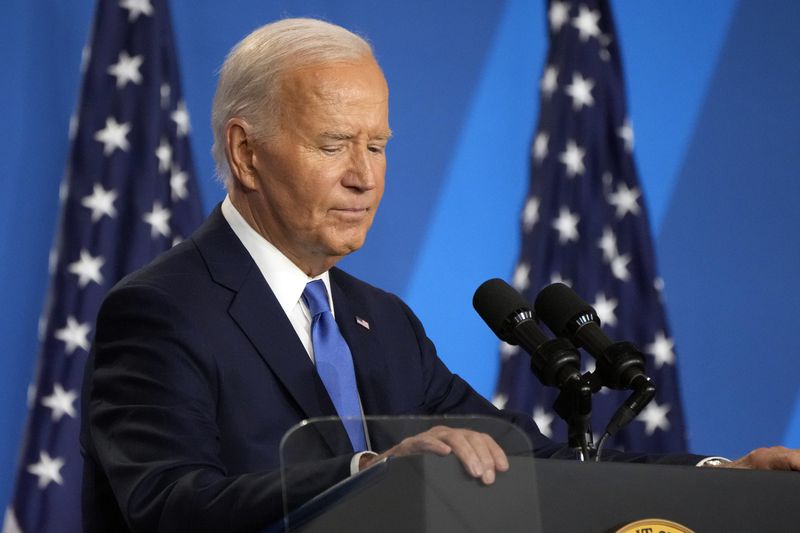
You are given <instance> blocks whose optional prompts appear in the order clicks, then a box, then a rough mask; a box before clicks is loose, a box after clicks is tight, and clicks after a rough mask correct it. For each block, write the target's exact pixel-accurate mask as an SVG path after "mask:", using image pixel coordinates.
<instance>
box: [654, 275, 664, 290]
mask: <svg viewBox="0 0 800 533" xmlns="http://www.w3.org/2000/svg"><path fill="white" fill-rule="evenodd" d="M653 287H655V289H656V290H657V291H658V292H662V291H663V290H664V278H662V277H660V276H659V277H657V278H656V279H654V280H653Z"/></svg>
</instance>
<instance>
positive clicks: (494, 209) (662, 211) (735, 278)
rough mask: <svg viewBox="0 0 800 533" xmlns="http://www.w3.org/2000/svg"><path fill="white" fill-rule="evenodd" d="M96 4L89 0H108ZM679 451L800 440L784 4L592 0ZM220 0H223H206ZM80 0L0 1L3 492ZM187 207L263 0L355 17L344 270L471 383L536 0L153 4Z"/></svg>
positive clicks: (63, 128) (505, 247)
mask: <svg viewBox="0 0 800 533" xmlns="http://www.w3.org/2000/svg"><path fill="white" fill-rule="evenodd" d="M109 1H110V0H109ZM612 4H613V8H614V11H615V14H616V19H617V27H618V33H619V35H620V39H621V41H622V42H621V46H622V52H623V58H624V63H625V69H626V71H625V73H626V80H627V87H628V95H629V107H630V110H631V115H632V119H633V124H634V127H635V129H636V149H635V151H636V158H637V161H638V166H639V170H640V175H641V180H642V183H643V188H644V190H645V195H646V200H647V204H648V207H649V209H650V213H651V220H652V223H653V228H652V231H653V235H654V237H655V243H656V252H657V255H658V259H659V268H660V272H661V274H662V276H663V278H664V279H665V281H666V289H665V295H666V304H667V311H668V315H669V318H670V320H671V324H672V328H673V332H674V336H675V339H676V350H677V354H678V364H679V368H680V374H681V378H682V386H683V387H682V388H683V393H684V401H685V407H686V413H687V417H688V420H687V422H688V427H689V432H690V434H689V437H690V445H691V448H692V450H693V451H697V452H712V453H721V454H725V455H729V456H737V455H739V454H741V453H744V452H745V451H747V450H748V449H751V448H753V447H756V446H759V445H763V444H778V443H783V444H785V445H791V446H795V447H800V394H799V393H800V387H798V379H797V373H796V372H797V370H796V366H797V364H796V362H795V361H796V360H797V355H798V352H799V351H800V350H798V348H800V340H798V335H796V330H795V328H796V325H795V319H796V315H797V314H798V313H797V311H798V304H797V302H798V299H800V276H798V275H797V274H798V273H799V272H800V238H798V236H797V235H796V234H795V233H794V231H795V230H796V228H797V227H798V223H799V222H800V209H798V207H797V201H798V199H800V179H798V167H799V166H800V165H799V163H800V126H799V125H800V104H798V95H800V61H798V58H797V52H798V46H797V40H796V32H797V30H796V25H797V21H798V20H800V3H799V2H796V1H795V0H783V1H777V0H771V1H766V2H765V1H758V0H739V1H737V0H716V1H710V0H707V1H697V0H674V1H672V2H641V1H634V0H616V1H614V2H612ZM223 6H224V7H223ZM93 9H94V4H93V2H89V1H85V2H63V1H59V0H38V1H34V2H28V1H26V0H13V1H11V2H4V4H3V6H2V7H0V69H2V73H3V76H2V77H3V80H4V82H3V83H2V84H0V117H2V118H1V119H0V120H2V122H1V123H0V124H2V130H1V131H2V134H1V135H0V180H2V181H0V246H2V255H0V261H1V262H0V280H2V282H0V302H2V303H0V342H1V343H2V344H1V345H0V346H2V350H0V364H2V373H0V428H2V432H1V433H0V505H2V507H5V504H6V502H7V501H8V498H9V494H10V490H11V485H12V483H13V468H14V462H15V461H16V455H17V448H18V444H19V440H20V434H21V432H22V429H23V425H24V420H25V414H26V407H25V402H26V390H27V385H28V383H29V381H30V380H31V376H32V373H33V368H34V362H35V359H36V354H37V349H38V347H37V340H36V330H37V322H38V317H39V314H40V312H41V309H42V304H43V301H44V295H45V291H46V289H47V284H48V276H47V257H48V251H49V248H50V243H51V239H52V235H53V231H54V229H55V222H56V212H57V208H58V185H59V182H60V180H61V176H62V171H63V168H64V164H65V161H66V154H67V148H68V144H67V127H68V122H69V116H70V114H71V113H72V111H73V108H74V106H75V102H76V98H77V93H78V88H79V87H78V85H79V64H80V57H81V49H82V47H83V45H84V43H85V41H86V39H87V36H88V32H89V26H90V21H91V16H92V12H93ZM172 13H173V23H174V26H175V32H176V35H177V46H178V54H179V60H180V65H181V70H182V76H183V89H184V95H185V97H186V100H187V105H188V108H189V111H190V113H191V116H192V125H193V129H192V133H191V140H192V144H193V147H194V155H195V161H196V164H197V170H198V173H199V176H200V178H201V186H202V193H203V200H204V204H205V209H206V211H210V210H211V209H212V207H213V206H214V205H215V204H216V203H217V202H219V201H220V200H221V198H222V197H223V194H224V193H223V191H222V189H221V187H220V186H219V185H218V184H217V183H216V182H215V181H214V179H213V175H212V168H213V165H212V161H211V157H210V155H209V148H210V146H211V132H210V128H209V125H208V124H209V119H208V116H209V110H210V102H211V98H212V95H213V91H214V85H215V71H216V69H217V68H218V67H219V65H220V64H221V62H222V60H223V58H224V56H225V54H226V52H227V51H228V50H229V48H230V47H231V46H232V45H233V44H234V43H235V42H236V41H237V40H239V39H240V38H241V37H242V36H244V35H245V34H246V33H248V32H249V31H250V30H252V29H254V28H255V27H257V26H258V25H260V24H262V23H265V22H267V21H270V20H273V19H275V18H278V17H282V16H316V17H322V18H326V19H328V20H331V21H333V22H336V23H340V24H343V25H345V26H347V27H349V28H351V29H353V30H356V31H358V32H361V33H363V34H365V35H366V36H367V37H368V38H369V39H370V40H371V41H372V43H373V44H374V45H375V48H376V51H377V55H378V58H379V60H380V62H381V64H382V65H383V67H384V69H385V72H386V76H387V78H388V80H389V84H390V88H391V126H392V128H393V130H394V132H395V138H394V140H393V141H392V143H391V145H390V148H389V152H388V153H389V167H388V172H387V187H386V195H385V197H384V202H383V204H382V207H381V210H380V212H379V214H378V218H377V221H376V223H375V225H374V227H373V229H372V232H371V234H370V237H369V239H368V241H367V245H366V246H365V247H364V249H363V250H361V251H360V252H359V253H358V254H356V255H355V256H353V257H351V258H348V259H347V260H345V261H344V263H343V265H344V267H345V268H347V269H348V270H350V271H351V272H352V273H354V274H356V275H358V276H360V277H362V278H364V279H366V280H368V281H370V282H372V283H374V284H376V285H379V286H381V287H383V288H386V289H388V290H391V291H393V292H396V293H397V294H399V295H400V296H401V297H403V298H405V299H406V300H407V301H408V302H409V303H410V304H411V306H412V308H413V309H414V310H415V311H416V312H417V314H418V315H419V316H420V318H421V319H422V322H423V323H424V324H425V325H426V327H427V329H428V333H429V336H430V337H431V338H433V339H434V341H435V342H436V343H437V345H438V348H439V352H440V354H441V356H442V358H443V359H444V360H445V362H446V363H447V364H448V365H449V366H450V368H451V369H453V370H454V371H456V372H458V373H459V374H461V375H462V376H464V377H465V378H466V379H467V380H468V381H470V382H471V383H473V384H474V386H475V387H476V388H477V389H478V390H479V391H480V392H481V393H483V394H485V395H487V396H491V394H492V392H493V386H494V380H495V377H496V374H497V369H498V356H497V342H496V340H495V338H494V337H493V336H492V334H491V332H490V331H489V330H488V328H486V327H485V326H484V325H483V323H482V322H481V321H480V319H479V318H478V317H477V315H476V314H475V313H474V312H473V311H472V308H471V298H472V293H473V291H474V290H475V288H476V287H477V286H478V285H479V284H480V283H481V282H482V281H484V280H485V279H487V278H490V277H498V276H499V277H505V278H506V279H508V278H510V275H511V271H512V268H513V264H514V262H515V260H516V256H517V250H518V245H519V234H518V217H519V211H520V208H521V206H522V201H523V197H524V194H525V191H526V189H527V180H528V175H527V170H526V168H527V154H528V145H529V142H530V139H531V137H532V134H533V131H534V127H535V124H536V115H537V111H538V109H537V108H538V104H537V84H538V78H539V75H540V73H541V69H542V62H543V58H544V53H545V46H546V41H545V17H544V5H543V2H542V1H540V0H519V1H516V0H510V1H497V0H483V1H469V2H467V1H462V2H443V1H442V2H428V1H422V0H402V1H400V0H397V1H381V2H375V1H374V0H359V1H353V0H350V1H344V0H340V1H334V0H319V1H316V2H315V1H307V0H292V1H288V0H287V1H271V2H265V1H263V0H262V1H258V0H248V1H244V0H242V1H233V2H225V3H221V2H215V1H211V0H202V1H198V0H192V1H189V0H173V2H172Z"/></svg>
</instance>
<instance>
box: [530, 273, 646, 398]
mask: <svg viewBox="0 0 800 533" xmlns="http://www.w3.org/2000/svg"><path fill="white" fill-rule="evenodd" d="M534 308H535V309H536V313H537V314H538V315H539V317H540V318H541V319H542V321H543V322H544V323H545V324H547V327H549V328H550V329H551V330H552V331H553V333H555V334H556V335H558V336H559V337H566V338H568V339H569V340H571V341H572V343H573V344H574V345H575V346H577V347H578V348H581V347H582V348H584V349H585V350H586V351H587V352H589V353H590V354H591V355H592V356H593V357H594V358H595V359H596V360H597V371H598V374H599V376H600V377H601V378H602V380H603V384H604V385H605V386H606V387H609V388H612V389H620V390H625V389H637V388H639V387H641V386H643V385H644V381H649V378H648V377H647V376H646V375H645V373H644V355H642V353H641V352H640V351H639V350H638V348H636V346H634V345H633V344H632V343H630V342H613V341H611V339H609V338H608V337H607V336H606V334H605V333H604V332H603V330H602V329H600V318H599V317H598V316H597V312H596V311H595V310H594V308H593V307H592V306H590V305H589V304H587V303H586V302H585V301H583V299H581V297H580V296H578V295H577V293H575V291H573V290H572V289H571V288H569V287H567V286H566V285H564V284H563V283H553V284H552V285H548V286H547V287H545V288H544V289H542V290H541V292H539V295H538V296H537V297H536V302H535V303H534Z"/></svg>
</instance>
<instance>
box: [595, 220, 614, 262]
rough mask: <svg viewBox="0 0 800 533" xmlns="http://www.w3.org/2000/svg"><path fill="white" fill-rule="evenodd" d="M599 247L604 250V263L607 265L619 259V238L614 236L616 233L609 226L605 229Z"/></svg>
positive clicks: (598, 242) (598, 243)
mask: <svg viewBox="0 0 800 533" xmlns="http://www.w3.org/2000/svg"><path fill="white" fill-rule="evenodd" d="M597 246H599V247H600V249H601V250H603V261H605V262H606V263H610V262H611V261H613V260H614V258H615V257H617V254H618V252H617V236H616V235H614V232H613V231H612V229H611V228H609V227H608V226H606V227H605V228H603V235H602V237H600V240H599V241H597Z"/></svg>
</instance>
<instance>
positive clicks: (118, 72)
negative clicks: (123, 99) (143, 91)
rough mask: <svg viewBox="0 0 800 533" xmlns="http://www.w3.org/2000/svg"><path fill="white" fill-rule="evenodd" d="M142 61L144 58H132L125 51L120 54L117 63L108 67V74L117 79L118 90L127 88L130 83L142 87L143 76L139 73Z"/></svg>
mask: <svg viewBox="0 0 800 533" xmlns="http://www.w3.org/2000/svg"><path fill="white" fill-rule="evenodd" d="M142 61H144V56H141V55H140V56H133V57H131V56H129V55H128V52H126V51H125V50H123V51H122V52H120V53H119V58H118V59H117V62H116V63H114V64H113V65H111V66H110V67H108V73H109V74H111V75H112V76H114V77H115V78H117V89H120V88H122V87H125V85H127V84H128V82H133V83H135V84H136V85H141V83H142V74H141V73H140V72H139V67H141V66H142Z"/></svg>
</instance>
